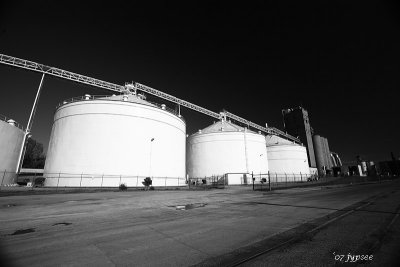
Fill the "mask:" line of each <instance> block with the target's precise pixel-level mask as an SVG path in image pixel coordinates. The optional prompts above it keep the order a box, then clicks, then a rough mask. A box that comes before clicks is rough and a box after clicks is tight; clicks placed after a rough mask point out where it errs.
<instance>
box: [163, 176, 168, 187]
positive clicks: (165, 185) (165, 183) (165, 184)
mask: <svg viewBox="0 0 400 267" xmlns="http://www.w3.org/2000/svg"><path fill="white" fill-rule="evenodd" d="M164 187H167V177H165V181H164Z"/></svg>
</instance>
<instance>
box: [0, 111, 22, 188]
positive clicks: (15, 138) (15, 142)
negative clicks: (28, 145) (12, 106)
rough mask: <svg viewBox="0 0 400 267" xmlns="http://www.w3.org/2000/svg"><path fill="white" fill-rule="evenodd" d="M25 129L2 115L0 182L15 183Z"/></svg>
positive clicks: (0, 121)
mask: <svg viewBox="0 0 400 267" xmlns="http://www.w3.org/2000/svg"><path fill="white" fill-rule="evenodd" d="M23 140H24V131H23V130H22V129H21V128H20V127H18V124H17V123H16V122H15V121H14V120H7V119H6V118H5V117H3V116H0V179H1V180H0V183H1V185H8V184H14V183H15V179H16V176H17V174H16V172H17V168H18V160H19V154H20V151H21V147H22V142H23Z"/></svg>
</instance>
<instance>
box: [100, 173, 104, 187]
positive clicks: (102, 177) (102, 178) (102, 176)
mask: <svg viewBox="0 0 400 267" xmlns="http://www.w3.org/2000/svg"><path fill="white" fill-rule="evenodd" d="M103 180H104V173H103V174H102V175H101V186H100V187H103Z"/></svg>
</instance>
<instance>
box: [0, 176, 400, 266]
mask: <svg viewBox="0 0 400 267" xmlns="http://www.w3.org/2000/svg"><path fill="white" fill-rule="evenodd" d="M398 185H399V182H398V181H396V180H395V181H391V182H386V183H375V184H367V185H357V186H356V185H352V186H331V187H326V186H320V187H310V188H292V189H286V190H276V191H272V192H261V191H256V192H254V191H252V190H251V187H250V186H249V187H228V188H225V189H215V190H207V191H187V190H177V191H172V190H171V191H132V192H129V191H128V192H93V193H74V194H65V193H58V194H44V195H39V194H37V195H17V196H3V197H0V236H1V251H2V257H3V258H6V259H3V262H7V264H8V265H10V266H55V265H57V266H190V265H195V264H202V263H205V262H206V263H208V264H210V261H211V265H219V263H220V261H219V260H218V259H219V258H223V257H224V255H227V254H229V253H231V252H232V251H235V250H238V249H240V248H242V247H246V246H250V245H252V244H254V243H257V242H261V241H263V240H267V239H269V238H272V237H274V236H276V235H277V234H279V233H284V232H286V231H289V230H291V229H293V228H295V227H298V226H299V225H303V224H306V223H307V222H310V221H312V220H314V219H316V218H320V217H323V216H327V215H329V214H332V213H334V212H337V211H339V210H341V209H344V208H346V207H348V206H350V205H352V204H354V203H357V202H360V201H363V200H364V199H367V198H370V197H373V196H375V195H378V194H383V193H386V192H390V191H391V190H393V188H398ZM394 195H395V196H396V197H397V194H394ZM396 201H397V203H399V201H398V200H396ZM357 222H359V221H357ZM321 242H322V241H321ZM322 243H323V242H322ZM387 244H392V242H390V241H389V242H387ZM382 248H383V246H382ZM385 249H386V251H387V253H390V251H391V249H393V248H392V247H390V245H389V246H387V247H385ZM352 251H353V250H351V251H350V250H349V253H350V252H352ZM337 252H338V253H339V252H340V253H344V252H347V250H346V251H345V250H343V251H342V250H337ZM374 255H376V258H378V256H379V255H378V254H374ZM328 262H330V263H332V262H333V263H334V259H333V260H332V258H331V259H330V260H328ZM271 266H272V265H271Z"/></svg>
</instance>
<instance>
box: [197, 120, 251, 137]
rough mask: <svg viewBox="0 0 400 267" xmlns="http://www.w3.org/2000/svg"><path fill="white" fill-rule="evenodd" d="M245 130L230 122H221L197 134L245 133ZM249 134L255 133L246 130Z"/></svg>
mask: <svg viewBox="0 0 400 267" xmlns="http://www.w3.org/2000/svg"><path fill="white" fill-rule="evenodd" d="M244 130H245V128H244V127H241V126H239V125H236V124H234V123H232V122H230V121H226V120H220V121H217V122H215V123H213V124H211V125H210V126H208V127H206V128H204V129H202V130H201V132H197V133H195V134H205V133H220V132H243V131H244ZM246 131H247V132H250V133H255V132H254V131H251V130H249V129H246Z"/></svg>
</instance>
